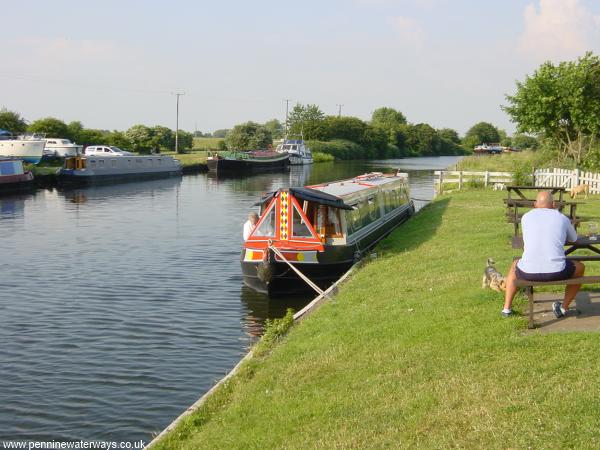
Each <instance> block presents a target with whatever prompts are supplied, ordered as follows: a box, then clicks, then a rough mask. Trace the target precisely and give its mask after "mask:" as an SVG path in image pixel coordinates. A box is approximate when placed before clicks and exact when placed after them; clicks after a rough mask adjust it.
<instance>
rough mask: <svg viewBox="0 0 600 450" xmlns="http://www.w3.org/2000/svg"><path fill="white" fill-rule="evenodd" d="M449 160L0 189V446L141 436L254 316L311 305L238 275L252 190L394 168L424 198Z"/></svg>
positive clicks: (226, 356)
mask: <svg viewBox="0 0 600 450" xmlns="http://www.w3.org/2000/svg"><path fill="white" fill-rule="evenodd" d="M457 159H458V158H456V157H440V158H408V159H402V160H385V161H370V162H336V163H322V164H315V165H313V166H307V167H293V168H292V169H291V170H290V171H289V172H285V173H276V174H263V175H255V176H250V177H246V178H220V177H216V176H214V175H211V174H201V175H195V176H185V177H183V179H166V180H156V181H145V182H135V183H126V184H118V185H111V186H98V187H88V188H79V189H71V190H40V191H37V192H36V193H34V194H29V195H22V196H11V197H0V227H1V230H2V235H1V237H0V255H1V257H0V290H1V291H0V317H2V322H3V323H2V326H1V327H0V343H1V344H0V441H2V440H4V441H6V440H37V441H49V440H58V441H64V440H79V439H83V440H104V441H124V440H128V441H134V440H139V439H143V440H144V441H146V442H148V441H149V440H150V439H151V435H152V433H157V432H159V431H161V430H162V429H163V428H164V427H165V426H166V425H167V424H168V423H169V422H170V421H171V420H173V419H174V418H175V417H176V416H178V415H179V414H180V413H181V412H182V411H183V410H184V409H185V408H187V407H188V406H189V405H190V404H191V403H193V402H194V401H195V400H196V399H197V398H199V397H200V396H201V395H202V394H203V393H204V392H205V391H207V390H208V389H209V388H210V387H211V386H212V385H213V384H214V383H215V381H216V380H218V379H219V378H221V377H222V376H223V375H224V374H225V373H226V372H227V371H228V370H229V369H231V368H232V367H233V366H234V365H235V363H236V362H237V361H238V360H239V359H240V357H241V356H242V355H243V354H244V353H245V352H246V350H247V348H248V346H249V345H251V344H252V342H253V341H254V340H255V339H256V338H257V337H258V336H259V335H260V333H261V330H262V326H263V323H264V321H265V319H266V318H271V317H279V316H281V315H283V314H284V312H285V310H286V308H288V307H292V308H294V309H296V310H297V309H299V308H301V307H302V306H303V305H304V304H305V303H306V302H307V301H308V300H310V299H290V300H285V299H283V300H282V299H278V300H273V301H269V300H268V299H267V298H266V297H264V296H262V295H260V294H257V293H254V292H253V291H251V290H249V289H247V288H245V287H244V286H243V285H242V277H241V271H240V265H239V254H240V246H241V235H242V225H243V223H244V221H245V220H246V216H247V214H248V212H249V211H250V210H252V209H253V206H252V205H253V204H254V203H255V202H256V201H257V199H258V198H259V196H260V195H261V193H264V192H266V191H270V190H274V189H277V188H280V187H286V186H289V185H295V186H298V185H306V184H317V183H321V182H325V181H333V180H337V179H342V178H349V177H353V176H356V175H359V174H361V173H365V172H368V171H387V172H390V171H392V169H396V168H401V169H403V171H406V172H408V173H409V176H410V182H411V196H412V197H414V198H418V199H430V198H432V196H433V170H437V169H442V168H445V167H448V166H450V165H452V164H454V163H455V162H456V161H457ZM416 204H417V206H418V207H419V206H422V205H423V204H424V202H421V201H417V202H416Z"/></svg>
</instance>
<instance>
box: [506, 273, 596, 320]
mask: <svg viewBox="0 0 600 450" xmlns="http://www.w3.org/2000/svg"><path fill="white" fill-rule="evenodd" d="M594 283H600V276H587V277H586V276H583V277H578V278H569V279H568V280H557V281H527V280H521V279H520V278H517V282H516V285H517V287H520V288H525V295H527V300H528V301H529V328H534V325H533V288H534V287H535V286H557V285H563V286H567V285H570V284H594Z"/></svg>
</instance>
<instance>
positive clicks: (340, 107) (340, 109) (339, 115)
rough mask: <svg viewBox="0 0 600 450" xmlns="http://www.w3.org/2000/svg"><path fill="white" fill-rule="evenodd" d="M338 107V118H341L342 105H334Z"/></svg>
mask: <svg viewBox="0 0 600 450" xmlns="http://www.w3.org/2000/svg"><path fill="white" fill-rule="evenodd" d="M335 106H337V107H338V117H342V106H344V105H335Z"/></svg>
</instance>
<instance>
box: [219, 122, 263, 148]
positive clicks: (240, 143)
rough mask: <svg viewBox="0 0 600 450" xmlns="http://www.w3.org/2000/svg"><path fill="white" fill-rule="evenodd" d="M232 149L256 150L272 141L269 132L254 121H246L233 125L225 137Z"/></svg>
mask: <svg viewBox="0 0 600 450" xmlns="http://www.w3.org/2000/svg"><path fill="white" fill-rule="evenodd" d="M225 142H226V144H227V147H228V148H230V149H232V150H256V149H260V148H266V147H267V146H268V145H269V144H271V143H272V142H273V139H272V137H271V133H270V132H269V130H267V129H266V128H265V127H264V126H262V125H259V124H258V123H256V122H246V123H242V124H239V125H236V126H235V127H233V129H232V130H231V131H230V132H229V133H227V136H226V137H225Z"/></svg>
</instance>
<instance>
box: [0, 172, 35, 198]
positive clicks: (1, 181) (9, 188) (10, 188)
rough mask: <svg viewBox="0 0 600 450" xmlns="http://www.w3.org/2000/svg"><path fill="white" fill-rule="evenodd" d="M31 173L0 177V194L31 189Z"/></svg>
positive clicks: (32, 185)
mask: <svg viewBox="0 0 600 450" xmlns="http://www.w3.org/2000/svg"><path fill="white" fill-rule="evenodd" d="M33 187H34V184H33V173H31V172H25V173H20V174H15V175H2V176H0V193H6V192H19V191H25V190H29V189H33Z"/></svg>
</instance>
